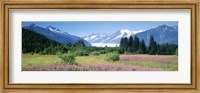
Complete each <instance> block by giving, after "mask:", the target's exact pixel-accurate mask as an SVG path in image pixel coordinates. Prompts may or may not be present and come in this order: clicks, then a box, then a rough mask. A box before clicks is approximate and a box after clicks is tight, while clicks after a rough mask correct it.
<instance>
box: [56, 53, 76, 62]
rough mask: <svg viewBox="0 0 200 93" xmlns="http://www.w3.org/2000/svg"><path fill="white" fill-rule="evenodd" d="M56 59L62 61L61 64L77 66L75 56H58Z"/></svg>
mask: <svg viewBox="0 0 200 93" xmlns="http://www.w3.org/2000/svg"><path fill="white" fill-rule="evenodd" d="M58 57H59V58H61V59H62V60H63V62H62V63H65V64H77V63H76V56H75V55H73V54H63V55H59V56H58Z"/></svg>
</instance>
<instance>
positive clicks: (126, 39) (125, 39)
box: [123, 37, 128, 53]
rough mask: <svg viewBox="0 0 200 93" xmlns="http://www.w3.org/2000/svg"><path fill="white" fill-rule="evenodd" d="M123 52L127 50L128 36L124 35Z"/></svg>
mask: <svg viewBox="0 0 200 93" xmlns="http://www.w3.org/2000/svg"><path fill="white" fill-rule="evenodd" d="M123 44H124V52H126V53H127V52H128V38H127V37H125V38H124V43H123Z"/></svg>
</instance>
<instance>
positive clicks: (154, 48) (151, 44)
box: [149, 35, 157, 55]
mask: <svg viewBox="0 0 200 93" xmlns="http://www.w3.org/2000/svg"><path fill="white" fill-rule="evenodd" d="M156 52H157V43H156V42H155V40H154V37H153V36H152V35H151V37H150V42H149V54H151V55H153V54H156Z"/></svg>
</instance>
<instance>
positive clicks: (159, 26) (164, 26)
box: [158, 25, 168, 27]
mask: <svg viewBox="0 0 200 93" xmlns="http://www.w3.org/2000/svg"><path fill="white" fill-rule="evenodd" d="M158 27H168V26H167V25H160V26H158Z"/></svg>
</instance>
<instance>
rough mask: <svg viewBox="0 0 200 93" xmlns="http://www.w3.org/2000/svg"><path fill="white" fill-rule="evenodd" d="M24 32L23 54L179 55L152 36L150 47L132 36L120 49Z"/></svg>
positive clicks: (176, 49)
mask: <svg viewBox="0 0 200 93" xmlns="http://www.w3.org/2000/svg"><path fill="white" fill-rule="evenodd" d="M22 31H23V34H22V37H23V38H22V42H23V43H22V52H23V53H31V54H34V53H38V54H41V55H56V54H63V53H72V52H73V53H74V54H76V55H83V56H87V55H90V54H91V55H95V54H96V55H98V54H106V53H118V54H150V55H174V54H176V55H177V53H178V46H177V45H175V44H168V43H166V44H157V43H156V41H155V40H154V37H153V36H150V42H149V46H147V45H145V42H144V40H140V39H139V38H138V37H137V36H135V37H134V38H133V37H132V36H130V37H129V38H127V37H125V38H121V40H120V46H119V47H92V46H91V47H87V46H85V45H84V42H83V41H77V42H76V43H74V44H71V43H69V44H61V43H58V42H55V41H53V40H50V39H47V38H46V37H44V36H43V35H40V34H38V33H35V32H33V31H30V30H27V29H22Z"/></svg>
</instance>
